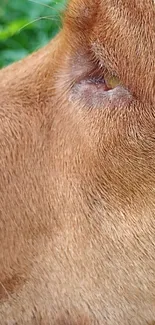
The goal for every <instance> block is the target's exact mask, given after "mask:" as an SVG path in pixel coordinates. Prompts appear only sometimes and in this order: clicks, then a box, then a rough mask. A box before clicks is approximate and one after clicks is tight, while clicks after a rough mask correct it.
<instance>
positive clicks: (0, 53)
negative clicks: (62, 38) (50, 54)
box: [0, 0, 66, 68]
mask: <svg viewBox="0 0 155 325" xmlns="http://www.w3.org/2000/svg"><path fill="white" fill-rule="evenodd" d="M0 2H1V4H0V68H1V67H3V66H6V65H8V64H10V63H12V62H14V61H17V60H19V59H22V58H23V57H25V56H26V55H28V54H29V53H31V52H33V51H35V50H37V49H38V48H40V47H42V46H43V45H45V44H46V43H47V42H48V41H49V40H50V39H52V38H53V37H54V35H55V34H56V33H57V31H58V29H59V28H60V26H61V14H62V11H63V9H64V7H65V3H66V1H65V0H34V1H33V0H31V1H30V0H0Z"/></svg>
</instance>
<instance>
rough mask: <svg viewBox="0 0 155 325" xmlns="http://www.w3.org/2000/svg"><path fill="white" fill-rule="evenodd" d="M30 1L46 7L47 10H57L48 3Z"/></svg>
mask: <svg viewBox="0 0 155 325" xmlns="http://www.w3.org/2000/svg"><path fill="white" fill-rule="evenodd" d="M28 1H29V2H33V3H36V4H39V5H41V6H43V7H46V8H49V9H52V10H56V9H55V8H53V7H52V6H49V5H47V4H46V3H42V2H39V1H36V0H28ZM56 11H57V10H56Z"/></svg>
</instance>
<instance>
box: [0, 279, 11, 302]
mask: <svg viewBox="0 0 155 325" xmlns="http://www.w3.org/2000/svg"><path fill="white" fill-rule="evenodd" d="M0 285H1V287H2V288H3V290H4V291H5V293H6V294H7V296H8V298H10V297H11V296H10V295H9V293H8V291H7V289H6V288H5V286H4V284H3V283H2V282H1V281H0Z"/></svg>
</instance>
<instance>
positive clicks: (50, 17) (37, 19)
mask: <svg viewBox="0 0 155 325" xmlns="http://www.w3.org/2000/svg"><path fill="white" fill-rule="evenodd" d="M43 19H47V20H55V21H56V22H58V19H55V18H53V16H43V17H39V18H36V19H34V20H32V21H30V22H29V23H27V24H25V25H24V26H22V27H21V28H20V29H19V30H18V31H17V32H16V33H20V32H21V30H23V29H24V28H25V27H27V26H29V25H31V24H33V23H35V22H37V21H40V20H43ZM16 33H15V34H16Z"/></svg>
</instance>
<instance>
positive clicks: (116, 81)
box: [104, 74, 121, 89]
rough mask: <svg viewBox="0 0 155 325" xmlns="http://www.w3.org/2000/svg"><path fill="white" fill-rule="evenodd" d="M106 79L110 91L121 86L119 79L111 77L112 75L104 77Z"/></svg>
mask: <svg viewBox="0 0 155 325" xmlns="http://www.w3.org/2000/svg"><path fill="white" fill-rule="evenodd" d="M104 79H105V82H106V85H107V87H108V88H110V89H113V88H115V87H117V86H119V85H120V84H121V82H120V80H119V78H118V77H116V76H113V75H110V74H106V75H105V76H104Z"/></svg>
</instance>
